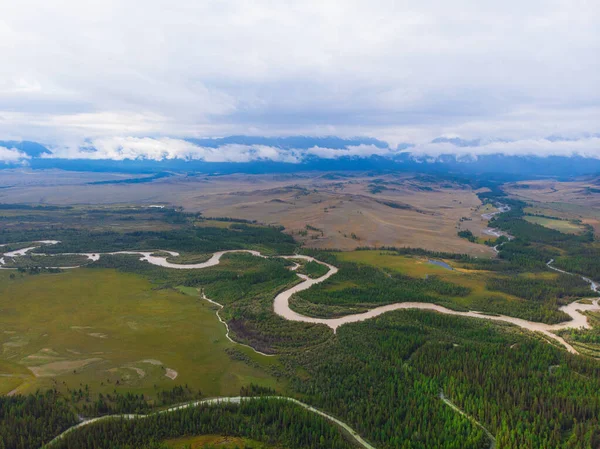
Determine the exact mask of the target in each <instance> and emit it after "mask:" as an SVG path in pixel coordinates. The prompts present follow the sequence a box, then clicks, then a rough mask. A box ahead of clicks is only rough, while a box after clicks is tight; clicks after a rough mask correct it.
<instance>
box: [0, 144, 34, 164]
mask: <svg viewBox="0 0 600 449" xmlns="http://www.w3.org/2000/svg"><path fill="white" fill-rule="evenodd" d="M27 159H29V156H27V155H26V154H25V153H23V152H21V151H19V150H17V149H16V148H6V147H1V146H0V163H2V164H5V165H7V164H19V163H20V164H22V163H25V162H27Z"/></svg>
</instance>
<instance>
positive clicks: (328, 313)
mask: <svg viewBox="0 0 600 449" xmlns="http://www.w3.org/2000/svg"><path fill="white" fill-rule="evenodd" d="M325 257H331V258H335V259H336V260H337V261H338V262H337V264H338V266H340V267H341V270H340V273H339V274H338V275H337V276H335V277H333V278H331V279H329V280H327V281H326V282H325V283H323V284H320V285H318V286H315V287H313V289H311V290H309V291H306V292H301V293H299V294H297V295H295V296H294V297H293V298H292V300H291V301H290V304H291V307H292V308H293V309H294V310H296V311H298V312H301V313H305V314H308V315H313V316H319V317H333V316H340V315H345V314H348V313H357V312H363V311H366V310H368V309H370V308H373V307H374V306H377V305H384V304H391V303H394V302H403V301H421V302H433V303H436V304H440V305H443V306H445V307H449V308H451V309H455V310H459V311H466V310H477V311H482V312H487V313H498V314H504V315H510V316H515V317H519V318H524V319H529V320H533V321H543V322H548V323H555V322H559V321H563V320H565V319H568V316H567V315H566V314H564V313H563V312H561V311H559V310H558V307H559V305H561V304H565V303H567V302H569V301H571V300H573V299H575V298H573V295H575V296H577V295H578V294H579V293H580V292H584V294H587V293H588V291H589V287H587V286H586V285H585V283H584V282H583V281H581V282H580V284H583V285H579V283H578V284H577V285H573V286H569V287H568V288H565V289H564V291H562V290H560V289H558V288H557V284H560V282H562V279H559V275H558V274H557V273H554V272H550V271H536V272H523V273H518V274H516V273H508V274H502V273H498V272H492V271H487V270H484V269H476V267H477V265H473V264H467V263H464V262H461V261H459V260H450V259H439V260H441V261H442V262H445V263H446V264H448V265H449V266H451V267H452V268H453V269H451V270H450V269H448V268H445V267H442V266H439V265H435V264H434V263H431V259H429V258H428V257H422V256H408V255H399V254H398V253H397V252H395V251H381V250H370V251H350V252H334V253H329V256H325ZM331 262H334V261H333V260H331ZM361 267H371V269H370V270H366V271H365V270H363V269H361ZM373 268H374V269H375V270H373ZM348 273H351V274H350V275H348ZM569 280H571V278H569ZM574 281H577V278H575V279H574ZM513 283H517V284H518V285H526V284H535V285H536V286H537V287H536V288H539V289H540V291H541V290H542V289H541V287H540V286H541V285H547V286H548V287H549V288H550V289H554V290H552V291H548V292H544V293H543V294H540V295H537V296H535V295H532V294H531V292H529V291H526V289H523V291H522V292H521V291H519V289H518V288H512V289H511V288H509V286H511V285H512V284H513Z"/></svg>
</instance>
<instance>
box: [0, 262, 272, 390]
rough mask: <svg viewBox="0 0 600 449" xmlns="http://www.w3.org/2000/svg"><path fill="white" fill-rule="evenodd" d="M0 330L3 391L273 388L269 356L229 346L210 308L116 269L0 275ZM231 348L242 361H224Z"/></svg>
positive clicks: (198, 301) (223, 329) (198, 300)
mask: <svg viewBox="0 0 600 449" xmlns="http://www.w3.org/2000/svg"><path fill="white" fill-rule="evenodd" d="M189 293H192V294H193V293H194V292H193V291H191V292H189ZM0 329H2V333H0V341H1V343H2V349H3V351H2V354H1V357H0V394H5V393H7V392H9V391H11V390H13V389H15V388H18V391H19V392H31V391H35V390H36V389H38V388H41V387H52V386H54V387H57V388H59V389H61V388H66V387H69V388H71V389H72V388H80V386H81V385H89V388H90V390H91V391H93V392H95V393H100V392H103V393H106V392H112V391H113V389H115V388H117V389H122V390H123V391H132V392H137V393H145V394H147V395H149V396H150V397H152V396H153V394H154V393H155V392H156V390H157V389H170V388H172V387H173V386H174V385H184V384H187V385H189V387H190V388H192V389H194V390H198V389H200V390H201V391H202V393H203V394H204V395H234V394H238V393H239V390H240V387H241V386H243V385H247V384H249V383H251V382H252V383H255V384H259V385H264V386H269V387H273V388H277V387H278V383H277V382H276V381H275V380H274V379H273V378H272V377H271V376H270V375H269V374H268V372H267V370H268V368H269V366H270V365H273V364H278V363H279V362H278V361H277V360H276V358H272V357H271V358H269V357H264V356H261V355H258V354H256V353H254V352H253V351H251V350H250V349H248V348H243V347H241V346H239V345H235V344H233V343H231V342H230V341H228V340H227V339H226V338H225V328H224V326H223V325H222V324H221V323H220V322H219V321H218V320H217V318H216V316H215V309H214V306H213V305H211V304H209V303H207V302H205V301H202V300H201V299H199V298H198V297H197V296H192V295H186V294H182V293H180V292H177V291H175V290H172V289H154V288H153V285H152V284H151V283H150V282H148V281H147V280H145V279H144V278H142V277H141V276H138V275H134V274H125V273H119V272H117V271H115V270H101V269H96V270H88V269H78V270H72V271H69V272H64V273H60V274H41V275H36V276H31V275H25V274H20V273H19V274H17V275H16V278H15V279H11V278H10V274H9V272H7V271H4V272H0ZM232 349H234V350H235V351H236V352H237V353H242V354H244V356H243V357H240V356H239V354H238V356H237V357H232V356H230V354H228V352H226V350H229V351H230V352H231V350H232ZM232 358H236V359H238V360H233V359H232ZM241 359H244V360H245V362H244V361H241ZM28 367H29V368H28ZM175 372H176V373H177V377H176V379H175V380H173V379H171V378H169V377H167V375H170V376H171V377H173V376H174V374H175ZM34 373H35V375H34Z"/></svg>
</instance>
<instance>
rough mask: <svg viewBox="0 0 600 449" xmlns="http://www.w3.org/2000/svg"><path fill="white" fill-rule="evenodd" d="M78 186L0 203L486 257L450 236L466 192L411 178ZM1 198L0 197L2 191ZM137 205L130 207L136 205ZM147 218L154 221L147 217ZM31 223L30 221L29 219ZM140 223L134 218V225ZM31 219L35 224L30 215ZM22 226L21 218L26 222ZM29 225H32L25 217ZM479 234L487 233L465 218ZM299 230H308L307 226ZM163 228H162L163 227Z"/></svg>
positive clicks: (117, 222)
mask: <svg viewBox="0 0 600 449" xmlns="http://www.w3.org/2000/svg"><path fill="white" fill-rule="evenodd" d="M81 176H82V179H81V185H78V186H77V188H73V184H72V182H71V180H70V181H69V182H70V183H69V184H66V185H56V179H55V178H56V177H53V179H52V180H51V181H49V182H54V183H55V184H54V185H53V186H52V189H51V190H49V189H47V188H44V187H43V185H41V184H40V183H41V182H42V180H40V183H36V184H34V185H27V186H19V187H18V188H11V189H2V190H3V191H0V203H2V202H5V203H15V202H26V203H29V204H39V203H40V202H42V201H43V202H44V203H46V204H55V205H70V206H73V207H75V208H83V207H84V206H82V205H83V204H96V205H102V206H98V208H101V207H104V208H106V207H107V205H110V206H111V207H115V206H119V207H122V208H126V207H130V206H131V205H132V204H138V205H143V204H147V205H148V204H157V203H159V204H170V205H176V206H182V207H184V208H185V210H187V211H192V212H201V213H202V214H203V216H205V217H232V218H239V219H246V220H251V221H254V220H255V221H257V222H259V223H265V224H271V225H282V226H284V227H285V229H286V232H288V233H290V234H292V235H294V237H295V238H297V239H298V240H299V241H300V242H302V243H303V244H304V245H305V246H307V247H312V248H329V249H333V248H337V249H347V250H350V249H355V248H357V247H360V246H421V247H425V248H427V249H429V250H443V251H450V252H457V253H469V254H472V255H478V256H480V257H482V256H485V255H488V256H491V255H493V252H492V250H491V249H490V248H488V247H486V246H484V245H477V244H474V243H471V242H468V241H465V240H464V239H460V238H459V237H457V235H456V224H457V222H458V221H459V220H460V219H461V218H462V217H472V216H473V217H475V216H474V215H473V214H475V213H476V211H475V209H476V208H477V207H479V206H480V205H481V202H480V201H479V199H478V198H477V195H476V192H475V190H474V189H473V188H472V187H470V186H469V185H467V184H461V183H457V182H449V181H446V180H443V179H435V178H433V177H424V176H418V175H417V176H415V175H412V174H404V173H403V174H398V173H396V174H391V175H387V174H386V175H381V176H373V175H372V173H354V172H353V173H345V174H343V175H340V176H335V177H332V176H327V174H323V173H298V174H293V175H242V174H239V175H227V176H208V175H196V176H187V177H184V176H171V177H168V178H163V179H157V180H155V181H153V182H148V183H144V184H101V185H89V184H87V182H86V181H85V179H84V175H81ZM4 190H6V191H4ZM138 207H139V206H138ZM148 213H149V214H159V213H160V211H159V210H150V211H148ZM28 215H29V216H30V217H31V216H32V215H33V213H28ZM140 218H141V217H140ZM38 219H39V217H38ZM28 220H29V219H26V220H24V221H25V222H28ZM32 220H33V219H32ZM471 224H472V225H473V226H474V228H476V229H473V232H474V233H475V234H477V235H479V234H480V233H481V232H480V231H481V229H483V228H484V227H485V225H486V223H485V222H482V221H481V220H480V219H477V220H475V218H474V219H473V223H471ZM134 225H135V226H140V227H141V229H144V230H146V229H151V228H152V227H159V226H160V227H163V228H171V229H173V228H177V227H178V224H177V223H164V222H161V221H153V220H151V217H146V219H145V220H139V221H137V222H136V221H127V220H124V219H122V217H107V219H105V220H103V221H102V222H98V226H99V227H100V226H101V227H104V228H108V229H115V230H116V229H119V227H129V230H134ZM196 226H197V227H207V226H218V227H229V225H228V224H227V223H226V222H217V224H215V223H212V222H211V220H206V221H201V220H199V221H197V222H196ZM307 226H308V228H307ZM163 230H164V229H163Z"/></svg>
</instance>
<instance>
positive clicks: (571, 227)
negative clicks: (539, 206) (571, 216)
mask: <svg viewBox="0 0 600 449" xmlns="http://www.w3.org/2000/svg"><path fill="white" fill-rule="evenodd" d="M525 220H527V221H528V222H529V223H534V224H539V225H540V226H545V227H546V228H550V229H554V230H555V231H559V232H563V233H565V234H580V233H582V232H584V231H585V228H584V227H583V226H580V225H578V224H577V223H573V222H572V221H569V220H558V219H555V218H548V217H537V216H532V215H527V216H525Z"/></svg>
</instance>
